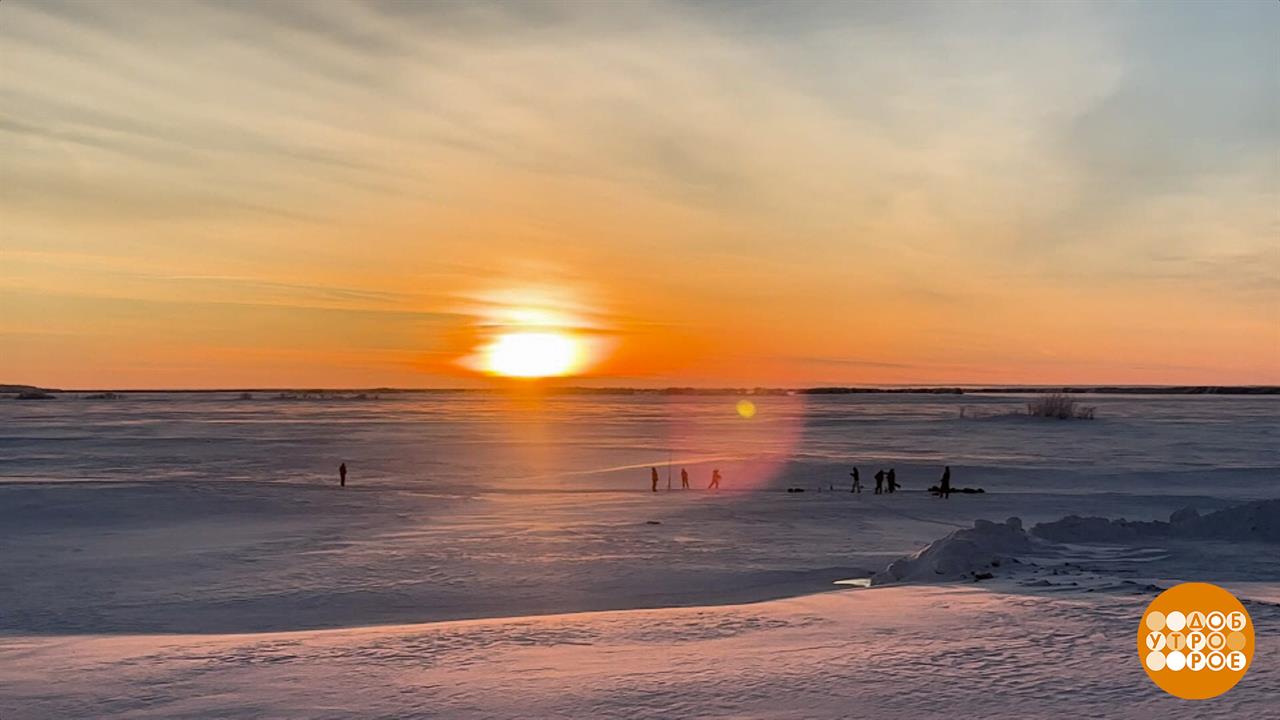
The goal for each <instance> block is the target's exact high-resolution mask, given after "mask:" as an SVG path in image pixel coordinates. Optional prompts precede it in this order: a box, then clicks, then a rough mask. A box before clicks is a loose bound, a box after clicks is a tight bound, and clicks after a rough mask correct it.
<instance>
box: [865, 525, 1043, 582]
mask: <svg viewBox="0 0 1280 720" xmlns="http://www.w3.org/2000/svg"><path fill="white" fill-rule="evenodd" d="M1037 544H1040V541H1037V540H1036V539H1035V538H1032V537H1030V536H1029V535H1027V532H1026V531H1025V530H1023V529H1022V520H1020V519H1019V518H1016V517H1011V518H1009V519H1008V520H1005V521H1004V522H1003V523H993V522H991V521H989V520H976V521H974V523H973V527H972V528H966V529H963V530H956V531H955V532H953V533H951V534H950V535H948V536H946V537H944V538H942V539H941V540H937V541H935V542H933V543H930V544H929V546H928V547H926V548H925V549H923V550H921V551H920V552H918V553H915V554H914V555H909V556H907V557H904V558H900V559H898V560H895V561H894V562H892V563H891V564H890V565H889V566H888V567H887V568H885V569H884V570H882V571H880V572H878V573H876V574H875V575H873V576H872V577H871V584H872V585H884V584H887V583H895V582H908V581H916V582H925V581H938V580H959V579H962V578H973V579H975V580H978V579H982V578H983V577H991V571H992V569H993V568H998V567H1000V566H1001V565H1006V564H1009V563H1017V562H1018V560H1017V559H1016V558H1015V557H1014V554H1015V553H1026V552H1029V551H1030V550H1032V548H1033V547H1034V546H1035V545H1037Z"/></svg>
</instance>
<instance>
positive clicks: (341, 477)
mask: <svg viewBox="0 0 1280 720" xmlns="http://www.w3.org/2000/svg"><path fill="white" fill-rule="evenodd" d="M649 474H650V477H651V479H652V480H653V491H654V492H658V468H656V467H651V468H649ZM849 477H852V478H853V487H851V488H850V489H849V492H854V493H860V492H862V478H861V477H859V475H858V468H857V467H856V466H855V467H854V468H853V471H852V472H850V473H849ZM875 478H876V489H875V494H876V495H881V494H885V493H889V494H892V493H895V492H897V491H898V488H900V487H902V486H901V485H899V484H898V473H897V472H896V471H895V470H894V469H893V468H889V470H888V471H885V470H878V471H877V472H876V475H875ZM338 483H339V485H341V486H342V487H346V486H347V464H346V463H345V462H344V463H342V464H341V465H339V466H338ZM667 489H668V490H670V489H671V478H670V477H668V478H667ZM680 489H681V490H688V489H689V471H688V470H686V469H685V468H680ZM707 489H708V490H718V489H720V468H715V469H714V470H712V471H711V482H710V483H709V484H708V485H707ZM930 490H934V488H930ZM936 492H937V495H938V497H940V498H950V497H951V466H950V465H948V466H946V467H945V468H944V469H943V470H942V478H941V479H940V480H938V485H937V488H936ZM966 492H968V491H967V490H966ZM979 492H981V491H979Z"/></svg>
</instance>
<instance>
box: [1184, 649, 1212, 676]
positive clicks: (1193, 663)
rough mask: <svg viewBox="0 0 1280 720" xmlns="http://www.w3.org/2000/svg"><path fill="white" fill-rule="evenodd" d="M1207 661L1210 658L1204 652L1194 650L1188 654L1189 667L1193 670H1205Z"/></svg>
mask: <svg viewBox="0 0 1280 720" xmlns="http://www.w3.org/2000/svg"><path fill="white" fill-rule="evenodd" d="M1206 662H1208V658H1206V657H1205V656H1204V653H1202V652H1193V653H1191V654H1190V655H1188V656H1187V667H1188V668H1190V669H1191V670H1193V671H1197V672H1198V671H1200V670H1203V669H1204V666H1205V663H1206Z"/></svg>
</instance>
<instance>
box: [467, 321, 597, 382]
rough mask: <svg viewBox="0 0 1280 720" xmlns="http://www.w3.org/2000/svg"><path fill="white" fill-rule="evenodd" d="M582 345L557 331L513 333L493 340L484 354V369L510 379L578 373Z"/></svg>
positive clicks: (581, 356)
mask: <svg viewBox="0 0 1280 720" xmlns="http://www.w3.org/2000/svg"><path fill="white" fill-rule="evenodd" d="M583 355H584V353H583V348H582V343H581V342H580V341H579V340H577V339H576V338H574V337H573V336H571V335H566V334H563V333H557V332H513V333H507V334H505V335H499V336H498V337H496V338H494V340H493V343H492V344H491V345H489V347H488V348H487V350H486V352H485V363H484V364H485V368H486V369H487V370H488V371H489V372H491V373H493V374H495V375H505V376H507V377H524V378H535V377H555V376H560V375H569V374H571V373H573V372H574V371H576V370H578V369H579V367H580V366H581V364H582V358H583Z"/></svg>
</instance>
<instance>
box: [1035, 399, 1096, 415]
mask: <svg viewBox="0 0 1280 720" xmlns="http://www.w3.org/2000/svg"><path fill="white" fill-rule="evenodd" d="M1094 410H1095V408H1093V407H1086V406H1084V405H1081V404H1080V403H1078V402H1076V400H1075V398H1072V397H1071V396H1069V395H1066V394H1064V393H1053V394H1052V395H1041V396H1040V397H1038V398H1036V399H1034V400H1032V401H1031V402H1029V403H1027V414H1028V415H1030V416H1032V417H1044V418H1058V419H1059V420H1092V419H1093V411H1094Z"/></svg>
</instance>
